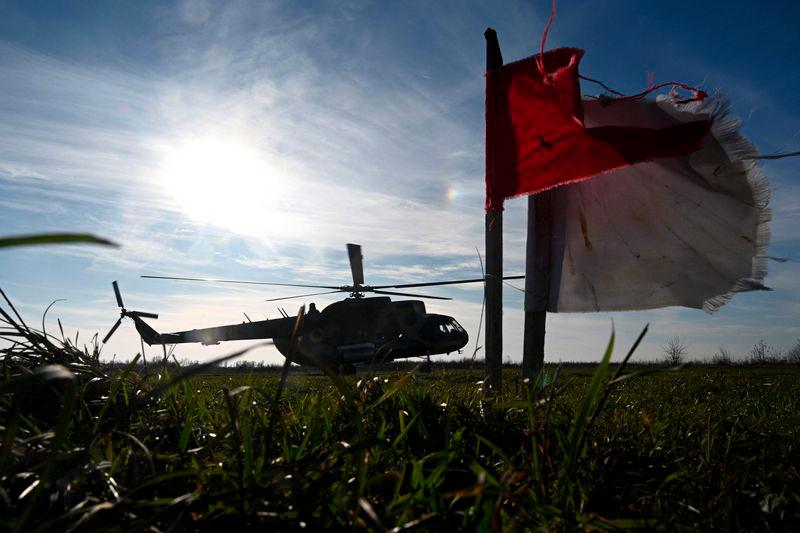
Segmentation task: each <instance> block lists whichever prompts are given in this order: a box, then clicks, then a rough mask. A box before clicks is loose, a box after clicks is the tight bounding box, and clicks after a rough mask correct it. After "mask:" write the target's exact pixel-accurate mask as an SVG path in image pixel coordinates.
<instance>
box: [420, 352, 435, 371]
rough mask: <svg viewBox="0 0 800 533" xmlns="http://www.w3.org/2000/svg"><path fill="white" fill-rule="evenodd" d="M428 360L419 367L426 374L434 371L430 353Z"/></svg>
mask: <svg viewBox="0 0 800 533" xmlns="http://www.w3.org/2000/svg"><path fill="white" fill-rule="evenodd" d="M427 357H428V360H427V361H425V363H423V364H422V366H421V367H419V371H420V372H423V373H425V374H430V373H431V372H432V371H433V363H431V356H430V355H428V356H427Z"/></svg>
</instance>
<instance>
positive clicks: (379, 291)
mask: <svg viewBox="0 0 800 533" xmlns="http://www.w3.org/2000/svg"><path fill="white" fill-rule="evenodd" d="M369 292H374V293H375V294H391V295H393V296H411V297H414V298H433V299H434V300H452V298H445V297H444V296H430V295H428V294H409V293H407V292H395V291H381V290H375V289H370V290H369Z"/></svg>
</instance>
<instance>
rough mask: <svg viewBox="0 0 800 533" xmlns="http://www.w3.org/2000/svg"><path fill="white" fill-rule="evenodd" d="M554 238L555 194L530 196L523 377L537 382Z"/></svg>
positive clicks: (541, 360) (542, 353)
mask: <svg viewBox="0 0 800 533" xmlns="http://www.w3.org/2000/svg"><path fill="white" fill-rule="evenodd" d="M552 234H553V208H552V193H551V191H544V192H540V193H538V194H535V195H532V196H529V197H528V237H527V241H526V245H525V333H524V337H523V348H522V377H523V378H528V379H533V378H534V377H535V376H536V374H537V373H539V372H540V371H541V370H542V367H543V366H544V334H545V321H546V317H547V308H548V303H549V299H550V260H551V255H552Z"/></svg>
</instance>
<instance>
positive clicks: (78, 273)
mask: <svg viewBox="0 0 800 533" xmlns="http://www.w3.org/2000/svg"><path fill="white" fill-rule="evenodd" d="M549 10H550V3H549V2H548V1H546V0H537V1H518V2H514V1H506V2H500V3H497V2H426V1H407V2H385V1H374V2H372V1H359V0H352V1H341V2H311V1H306V2H289V1H286V2H281V1H276V2H255V1H254V2H240V1H231V2H211V1H206V0H187V1H179V2H161V1H159V2H147V1H136V2H134V1H130V2H121V1H103V2H100V1H85V2H57V1H53V2H22V1H20V2H12V1H8V0H0V235H17V234H29V233H37V232H49V231H69V232H90V233H93V234H96V235H98V236H102V237H106V238H109V239H111V240H113V241H115V242H117V243H119V244H120V247H119V248H114V249H110V248H101V247H96V246H77V245H66V246H51V247H39V248H26V249H22V248H18V249H14V250H6V251H0V287H2V289H3V290H4V291H5V292H6V293H7V294H8V295H9V297H10V298H11V299H12V301H13V302H14V304H15V306H17V308H18V309H19V310H20V312H21V313H22V314H23V316H24V317H25V318H26V319H27V320H28V321H29V322H30V323H32V324H39V323H41V320H42V313H43V312H44V310H45V308H46V307H47V306H48V305H49V304H50V303H51V302H52V301H53V300H56V299H64V300H65V301H61V302H58V303H57V304H56V305H54V307H53V309H52V310H51V311H50V313H49V314H48V315H47V327H48V329H49V330H50V331H52V330H53V329H54V328H57V325H56V324H55V321H56V318H60V319H61V321H62V323H63V325H64V328H65V330H66V332H67V333H68V334H70V335H72V336H74V335H75V334H76V333H77V334H78V335H79V339H80V340H81V343H82V342H83V341H88V340H89V339H90V338H91V336H92V335H93V334H94V333H95V332H99V334H100V336H101V337H102V336H103V335H104V334H105V332H106V331H107V330H108V328H110V327H111V325H112V324H113V323H114V321H115V320H116V319H117V317H118V316H119V313H118V310H117V307H116V304H115V301H114V296H113V292H112V288H111V282H112V281H113V280H118V281H119V284H120V287H121V289H122V294H123V298H124V300H125V303H126V307H127V308H128V309H136V310H141V311H149V312H156V313H159V315H160V318H159V319H158V320H157V321H151V323H152V325H153V326H154V327H155V328H156V329H157V330H159V331H161V332H169V331H176V330H183V329H192V328H200V327H207V326H213V325H221V324H231V323H238V322H241V321H243V320H244V319H245V318H244V313H247V315H249V316H250V317H251V318H252V319H254V320H255V319H258V318H264V317H265V316H266V317H268V318H276V317H278V316H279V312H278V310H277V307H278V305H280V306H282V307H284V308H285V309H286V311H287V312H289V313H290V314H294V313H295V312H296V310H297V308H299V306H300V305H301V304H302V303H304V302H305V303H309V302H311V301H314V302H316V304H317V306H318V307H320V308H321V307H323V306H324V305H327V304H329V303H331V302H333V301H336V298H333V297H326V296H322V297H315V298H307V299H305V300H304V299H298V300H288V301H285V302H274V303H271V302H265V301H264V300H265V299H267V298H276V297H280V296H288V295H291V294H297V292H293V289H288V288H282V287H252V286H231V285H223V286H219V285H211V284H197V283H195V284H192V283H189V282H170V281H160V280H146V279H141V278H140V277H139V276H140V275H142V274H156V275H172V276H193V277H222V278H228V279H244V280H260V281H271V282H283V283H286V282H289V283H311V284H323V285H326V284H334V285H339V284H345V283H348V282H349V281H350V273H349V267H348V263H347V253H346V249H345V244H346V243H348V242H354V243H360V244H361V245H362V246H363V254H364V270H365V278H366V282H367V283H368V284H387V283H393V282H396V283H404V282H417V281H438V280H445V279H458V278H463V277H467V278H473V277H480V275H481V270H480V263H479V258H478V252H479V251H480V253H481V254H482V253H483V244H484V233H483V230H484V228H483V224H484V211H483V201H484V185H483V179H484V122H483V121H484V117H483V109H484V93H483V91H484V80H483V71H484V66H485V41H484V38H483V32H484V30H485V29H486V28H487V27H493V28H495V29H496V30H497V32H498V35H499V40H500V44H501V48H502V51H503V55H504V58H505V60H506V61H511V60H515V59H521V58H523V57H527V56H529V55H532V54H533V53H536V52H537V51H538V48H539V43H540V39H541V35H542V31H543V28H544V25H545V23H546V19H547V16H548V15H549ZM797 20H800V4H798V3H797V2H790V1H787V2H769V3H761V2H739V1H706V2H703V3H701V4H699V5H698V6H696V7H694V8H692V9H686V8H685V7H680V6H678V5H677V4H674V3H669V2H650V1H639V0H611V1H609V0H603V1H592V0H587V1H567V0H562V1H561V2H559V5H558V16H557V18H556V21H555V23H554V26H553V28H552V30H551V32H550V37H549V40H548V47H557V46H576V47H580V48H584V49H586V51H587V53H586V56H585V58H584V60H583V61H582V63H581V69H582V73H583V74H585V75H587V76H589V77H592V78H596V79H602V80H604V81H605V82H606V83H607V84H609V85H611V86H612V87H614V88H615V89H617V90H619V91H622V92H625V93H628V94H633V93H638V92H639V91H641V90H642V89H644V88H645V87H646V86H647V83H648V79H649V76H652V79H653V80H654V81H655V82H656V83H658V82H662V81H673V80H678V81H682V82H685V83H688V84H691V85H695V86H700V87H702V88H704V89H705V90H706V91H707V92H709V93H711V92H715V91H717V90H719V91H721V92H722V93H724V94H725V95H726V96H727V97H728V98H729V99H730V101H731V104H732V110H733V113H734V114H736V115H738V116H739V117H740V118H741V119H742V131H743V133H744V134H745V135H746V136H747V137H748V138H749V139H750V140H751V141H753V142H754V143H755V144H756V146H758V148H759V149H760V150H761V152H762V153H775V152H781V151H789V150H798V149H800V109H798V106H797V103H796V94H797V91H798V86H800V74H799V73H800V54H798V50H799V49H800V32H797V27H796V23H795V22H794V21H797ZM787 21H790V22H787ZM597 91H598V88H597V87H592V86H591V85H584V86H583V92H584V93H593V94H596V93H597ZM762 168H763V170H764V172H765V173H766V174H767V175H768V176H769V177H770V178H771V182H772V187H773V195H772V202H771V208H772V213H773V221H772V225H771V228H772V239H771V244H770V249H769V253H770V255H772V256H775V257H779V258H783V259H786V261H785V262H782V263H779V262H771V263H770V265H769V269H770V273H769V275H768V276H767V278H766V284H767V285H768V286H770V287H771V288H773V289H774V290H773V291H772V292H755V293H744V294H739V295H737V296H736V297H735V298H734V299H733V301H732V302H731V303H730V304H728V305H726V306H725V307H723V308H722V309H721V310H719V311H718V312H717V313H715V314H714V315H708V314H706V313H704V312H702V311H700V310H694V309H683V308H667V309H660V310H655V311H646V312H645V311H642V312H626V313H595V314H549V315H548V322H547V338H546V360H547V361H591V360H597V359H599V358H600V357H601V356H602V353H603V350H604V348H605V345H606V342H607V340H608V338H609V335H610V333H611V330H612V327H614V328H615V330H616V333H617V343H618V344H617V346H618V349H617V350H616V353H615V357H616V358H620V357H622V356H624V353H625V351H626V350H627V347H628V346H629V345H630V344H631V343H632V342H633V340H634V339H635V337H636V335H637V334H638V332H639V331H640V330H641V329H642V328H643V327H644V325H645V324H647V323H649V324H650V333H649V334H648V336H647V337H646V339H645V342H644V343H643V345H642V346H641V347H640V348H639V350H638V352H637V355H636V357H637V358H639V359H640V360H651V359H658V358H661V357H663V356H662V346H663V345H664V343H665V342H666V340H667V339H668V338H670V337H673V336H679V337H682V338H684V339H685V341H686V344H687V345H688V347H689V357H690V358H696V359H703V358H708V357H711V356H712V355H713V354H714V353H715V352H716V351H717V350H718V349H719V347H720V346H724V347H725V348H726V349H728V350H730V351H731V352H732V353H733V354H734V356H735V357H738V358H743V357H745V356H746V354H747V352H748V351H749V349H750V348H751V347H752V345H753V344H754V343H755V342H757V341H758V340H759V339H761V338H763V339H765V340H766V342H767V343H769V344H770V345H772V346H774V347H776V348H782V349H785V348H788V347H791V346H792V345H793V344H794V343H795V342H797V339H798V338H800V287H799V286H798V281H797V280H798V279H800V266H798V265H799V263H798V261H799V260H800V236H799V235H798V231H797V229H796V228H797V227H798V225H800V182H799V181H798V175H799V174H800V159H798V158H794V159H782V160H778V161H766V162H764V163H763V165H762ZM525 217H526V201H525V199H514V200H510V201H508V202H506V214H505V227H504V254H505V266H504V268H505V272H506V274H508V275H512V274H521V273H524V248H525ZM517 286H518V287H519V286H520V285H519V284H518V285H517ZM427 292H428V293H430V294H436V295H440V296H448V297H452V298H453V300H452V301H446V302H445V301H437V300H429V301H428V302H427V303H426V305H427V308H428V310H429V311H430V312H438V313H445V314H449V315H452V316H454V317H455V318H456V319H457V320H458V321H459V322H460V323H461V324H462V325H463V326H464V327H465V328H466V329H467V331H468V332H469V333H470V336H471V342H470V345H469V346H468V348H467V350H466V354H471V353H472V350H473V349H474V348H475V346H476V345H475V344H473V343H474V342H475V337H476V334H477V331H478V327H479V317H480V313H481V299H482V287H481V286H480V284H476V285H474V286H457V287H450V288H447V287H443V288H438V287H437V288H435V289H429V290H427ZM300 293H302V289H301V290H300ZM334 296H335V295H334ZM522 327H523V313H522V294H521V293H520V291H518V290H515V289H514V288H513V287H507V288H506V290H505V292H504V339H505V340H504V358H505V360H506V361H519V360H520V359H521V354H522ZM481 344H482V338H481V339H480V340H479V342H478V344H477V345H481ZM245 345H247V342H239V343H228V344H224V343H223V344H222V345H220V346H212V347H201V346H198V345H183V346H179V347H178V348H177V349H176V351H175V354H176V356H177V357H178V358H180V359H186V360H200V361H202V360H205V359H209V358H211V357H214V356H217V355H221V354H223V353H228V352H230V351H233V350H236V349H239V348H241V347H243V346H245ZM139 350H140V348H139V338H138V335H137V333H136V331H135V329H134V328H133V324H132V323H131V322H130V321H127V322H126V323H125V325H124V327H122V328H120V329H119V330H118V331H117V333H116V334H115V335H114V337H112V339H111V340H110V341H109V343H108V344H107V345H106V346H105V347H104V349H103V357H104V358H106V359H112V358H116V359H117V360H125V359H130V357H131V356H132V355H133V354H134V353H136V352H137V351H139ZM147 353H148V354H158V353H160V348H158V349H157V348H152V349H148V352H147ZM479 354H482V352H479ZM247 358H249V359H251V360H263V361H266V362H269V363H278V362H280V361H281V360H282V358H281V356H280V355H279V354H278V353H277V351H276V350H275V349H274V348H270V347H265V348H259V349H257V350H254V351H253V352H250V353H249V354H248V356H247Z"/></svg>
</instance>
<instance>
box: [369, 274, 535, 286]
mask: <svg viewBox="0 0 800 533" xmlns="http://www.w3.org/2000/svg"><path fill="white" fill-rule="evenodd" d="M503 279H504V280H505V279H525V276H503ZM483 281H484V279H483V278H475V279H457V280H453V281H431V282H428V283H402V284H400V285H371V286H369V287H368V288H370V289H404V288H406V287H431V286H433V285H457V284H459V283H483Z"/></svg>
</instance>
